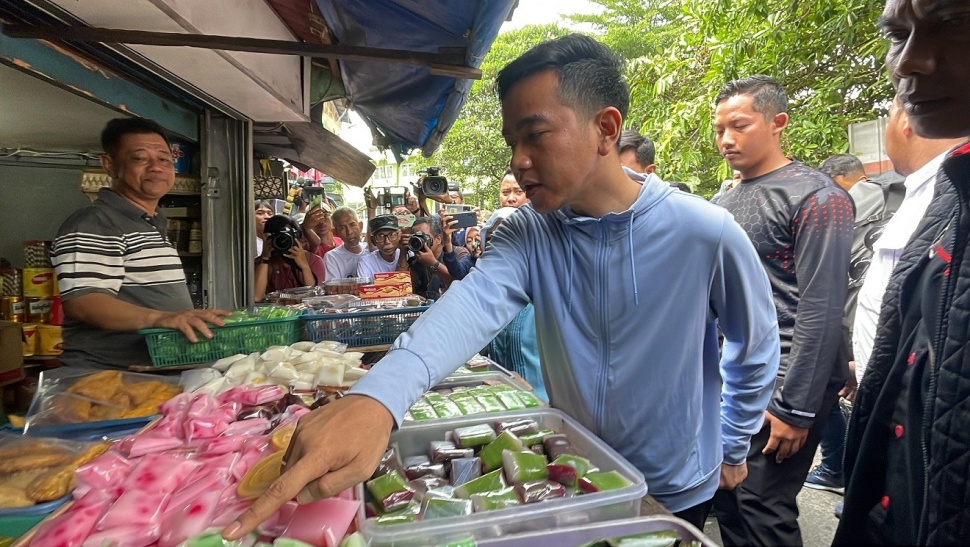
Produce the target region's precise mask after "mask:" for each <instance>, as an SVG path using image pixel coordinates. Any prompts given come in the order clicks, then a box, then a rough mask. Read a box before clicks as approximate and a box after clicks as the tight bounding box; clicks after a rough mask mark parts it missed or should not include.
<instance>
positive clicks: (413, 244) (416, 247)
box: [408, 230, 434, 253]
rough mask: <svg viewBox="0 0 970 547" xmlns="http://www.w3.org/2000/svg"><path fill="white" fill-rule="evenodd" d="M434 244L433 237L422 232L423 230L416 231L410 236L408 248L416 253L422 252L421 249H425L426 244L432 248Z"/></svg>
mask: <svg viewBox="0 0 970 547" xmlns="http://www.w3.org/2000/svg"><path fill="white" fill-rule="evenodd" d="M432 244H434V240H433V239H431V236H430V235H428V234H426V233H424V232H422V231H421V230H418V231H417V232H414V233H413V234H411V237H409V238H408V249H411V250H412V251H414V252H416V253H418V252H421V249H424V246H425V245H427V246H428V248H429V249H430V248H431V245H432Z"/></svg>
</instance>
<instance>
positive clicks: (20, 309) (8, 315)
mask: <svg viewBox="0 0 970 547" xmlns="http://www.w3.org/2000/svg"><path fill="white" fill-rule="evenodd" d="M0 319H2V320H4V321H13V322H15V323H23V322H24V299H23V297H20V296H4V297H3V298H2V300H0Z"/></svg>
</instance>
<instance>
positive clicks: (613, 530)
mask: <svg viewBox="0 0 970 547" xmlns="http://www.w3.org/2000/svg"><path fill="white" fill-rule="evenodd" d="M665 530H672V531H674V532H677V534H678V535H679V536H680V539H681V540H682V541H685V542H686V541H698V542H700V544H701V545H704V547H719V546H718V544H717V543H716V542H715V541H714V540H713V539H711V538H709V537H707V536H705V535H704V534H703V533H702V532H701V531H700V530H698V529H697V528H696V527H694V525H692V524H690V523H689V522H687V521H685V520H682V519H679V518H677V517H674V516H666V515H652V516H649V517H638V518H634V519H624V520H615V521H612V522H599V523H596V524H587V525H585V526H576V527H570V528H561V529H559V530H546V531H543V532H531V533H528V534H516V535H511V536H506V537H502V538H497V539H487V540H483V541H479V542H477V545H478V547H541V546H549V547H578V546H580V545H583V544H585V543H589V542H591V541H599V540H601V539H608V538H615V537H621V536H628V535H631V534H642V533H645V532H660V531H665Z"/></svg>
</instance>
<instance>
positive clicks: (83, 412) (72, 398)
mask: <svg viewBox="0 0 970 547" xmlns="http://www.w3.org/2000/svg"><path fill="white" fill-rule="evenodd" d="M181 392H182V387H181V386H179V385H178V384H177V383H175V379H174V378H167V377H158V376H152V375H147V374H135V373H131V372H121V371H117V370H102V371H96V370H91V369H81V368H74V367H63V368H58V369H54V370H45V371H43V372H42V373H41V374H40V378H39V382H38V385H37V393H36V394H35V395H34V398H33V401H32V402H31V404H30V410H29V411H28V412H27V416H26V418H27V423H26V427H25V430H26V431H27V432H29V431H30V430H31V429H32V428H44V427H50V426H62V425H67V424H83V423H91V422H107V421H114V420H124V419H130V418H145V417H148V416H152V415H155V414H158V407H159V405H161V404H163V403H164V402H165V401H168V400H169V399H171V398H172V397H174V396H176V395H178V394H179V393H181Z"/></svg>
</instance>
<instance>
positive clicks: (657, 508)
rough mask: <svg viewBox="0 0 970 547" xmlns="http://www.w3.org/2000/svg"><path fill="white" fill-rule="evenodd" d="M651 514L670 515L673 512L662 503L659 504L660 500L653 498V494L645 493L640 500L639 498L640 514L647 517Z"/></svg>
mask: <svg viewBox="0 0 970 547" xmlns="http://www.w3.org/2000/svg"><path fill="white" fill-rule="evenodd" d="M652 515H662V516H665V517H672V516H673V513H671V512H670V511H668V510H667V508H666V507H664V506H663V505H660V502H659V501H657V500H655V499H654V498H653V496H651V495H650V494H647V495H646V496H643V499H642V500H640V516H642V517H647V516H652Z"/></svg>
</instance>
